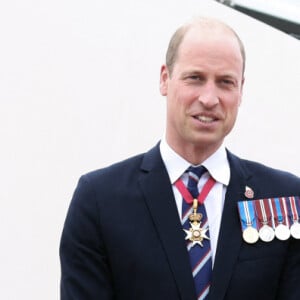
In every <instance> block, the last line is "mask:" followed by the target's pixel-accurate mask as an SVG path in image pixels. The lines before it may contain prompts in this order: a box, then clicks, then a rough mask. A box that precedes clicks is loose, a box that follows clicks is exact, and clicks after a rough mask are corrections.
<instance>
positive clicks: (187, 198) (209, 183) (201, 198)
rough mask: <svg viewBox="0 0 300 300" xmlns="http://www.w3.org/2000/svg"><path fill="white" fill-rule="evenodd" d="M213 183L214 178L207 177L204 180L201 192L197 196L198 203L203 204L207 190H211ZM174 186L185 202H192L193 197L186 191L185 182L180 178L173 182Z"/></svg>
mask: <svg viewBox="0 0 300 300" xmlns="http://www.w3.org/2000/svg"><path fill="white" fill-rule="evenodd" d="M215 183H216V181H215V179H213V178H212V177H209V179H208V180H207V181H206V183H205V184H204V186H203V188H202V190H201V192H200V193H199V195H198V197H197V200H198V202H199V204H203V202H204V200H205V198H206V197H207V195H208V194H209V192H210V191H211V189H212V188H213V186H214V185H215ZM175 186H176V187H177V189H178V191H179V192H180V194H181V196H182V197H183V199H184V200H185V202H186V203H188V204H191V203H193V201H194V197H193V196H192V195H191V193H190V192H189V191H188V189H187V187H186V186H185V184H184V183H183V181H182V180H181V179H180V178H179V179H178V180H177V181H176V182H175Z"/></svg>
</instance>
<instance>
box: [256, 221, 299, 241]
mask: <svg viewBox="0 0 300 300" xmlns="http://www.w3.org/2000/svg"><path fill="white" fill-rule="evenodd" d="M299 225H300V224H299ZM258 234H259V237H260V239H261V240H262V241H263V242H271V241H273V239H274V237H275V232H274V230H273V228H272V227H271V226H269V225H263V226H262V227H261V228H260V229H259V232H258Z"/></svg>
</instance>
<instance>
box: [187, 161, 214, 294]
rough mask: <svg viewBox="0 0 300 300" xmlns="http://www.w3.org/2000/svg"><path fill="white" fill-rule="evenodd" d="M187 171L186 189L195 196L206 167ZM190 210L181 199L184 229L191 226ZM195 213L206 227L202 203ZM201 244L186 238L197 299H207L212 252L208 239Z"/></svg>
mask: <svg viewBox="0 0 300 300" xmlns="http://www.w3.org/2000/svg"><path fill="white" fill-rule="evenodd" d="M187 171H188V175H189V179H188V185H187V189H188V190H189V192H190V193H191V195H192V196H193V198H197V197H198V195H199V191H198V182H199V179H200V177H201V176H202V175H203V174H204V173H205V172H206V169H205V167H203V166H200V167H190V168H189V169H188V170H187ZM192 212H193V208H192V205H191V204H188V203H186V201H185V200H184V199H183V201H182V224H183V228H184V229H186V230H189V229H190V228H191V224H190V221H189V215H190V214H191V213H192ZM197 213H199V214H202V219H201V228H206V227H207V226H208V220H207V215H206V210H205V207H204V204H202V205H198V209H197ZM206 235H207V236H208V237H209V233H208V231H207V232H206ZM202 244H203V247H202V246H200V245H199V244H196V245H194V246H192V242H191V241H189V240H187V249H188V252H189V256H190V263H191V268H192V273H193V277H194V283H195V289H196V294H197V300H204V299H207V297H208V293H209V288H210V283H211V274H212V252H211V247H210V241H209V239H205V240H203V242H202Z"/></svg>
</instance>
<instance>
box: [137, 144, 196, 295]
mask: <svg viewBox="0 0 300 300" xmlns="http://www.w3.org/2000/svg"><path fill="white" fill-rule="evenodd" d="M141 169H142V174H141V176H140V179H139V182H140V186H141V189H142V191H143V193H144V197H145V201H146V204H147V206H148V209H149V212H150V214H151V216H152V219H153V223H154V224H155V228H156V230H157V233H158V236H159V239H160V240H161V243H162V246H163V249H164V251H165V253H166V257H167V260H168V262H169V265H170V269H171V271H172V273H173V276H174V280H175V282H176V284H177V287H178V291H179V294H180V297H181V299H182V300H191V299H196V296H195V291H194V282H193V277H192V273H191V268H190V263H189V257H188V253H187V250H186V245H185V242H184V234H183V230H182V226H181V223H180V220H179V217H178V211H177V207H176V203H175V199H174V195H173V191H172V187H171V183H170V180H169V176H168V174H167V171H166V169H165V166H164V164H163V161H162V159H161V156H160V152H159V148H158V147H155V148H153V149H152V150H150V151H149V152H148V153H147V154H146V155H145V157H144V160H143V163H142V166H141Z"/></svg>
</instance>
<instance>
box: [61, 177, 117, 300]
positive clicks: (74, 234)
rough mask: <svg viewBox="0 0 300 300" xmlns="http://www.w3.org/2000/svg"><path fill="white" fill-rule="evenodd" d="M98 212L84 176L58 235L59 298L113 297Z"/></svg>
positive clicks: (85, 299) (93, 196)
mask: <svg viewBox="0 0 300 300" xmlns="http://www.w3.org/2000/svg"><path fill="white" fill-rule="evenodd" d="M98 213H99V211H98V207H97V202H96V199H95V195H94V192H93V189H92V187H91V184H90V183H89V182H88V179H87V178H86V177H85V176H83V177H82V178H81V179H80V180H79V183H78V186H77V188H76V190H75V193H74V196H73V199H72V201H71V204H70V207H69V210H68V213H67V217H66V220H65V224H64V229H63V233H62V237H61V243H60V260H61V290H60V292H61V300H87V299H90V300H93V299H95V300H96V299H101V300H111V299H113V289H112V276H111V271H110V268H109V263H108V259H107V255H106V252H105V248H104V245H103V241H102V239H101V231H100V225H99V222H100V220H99V215H98Z"/></svg>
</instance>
